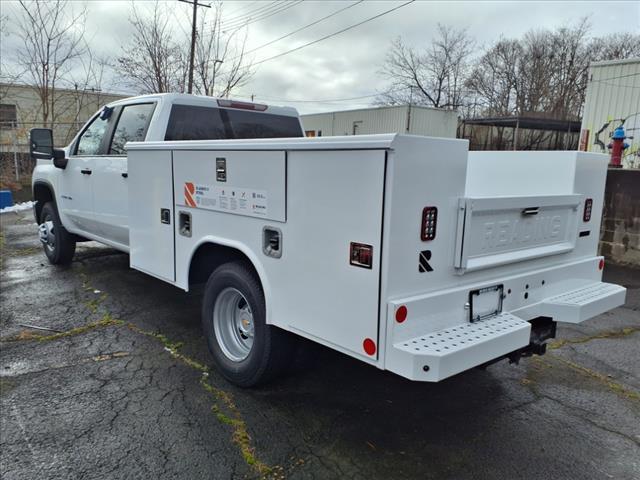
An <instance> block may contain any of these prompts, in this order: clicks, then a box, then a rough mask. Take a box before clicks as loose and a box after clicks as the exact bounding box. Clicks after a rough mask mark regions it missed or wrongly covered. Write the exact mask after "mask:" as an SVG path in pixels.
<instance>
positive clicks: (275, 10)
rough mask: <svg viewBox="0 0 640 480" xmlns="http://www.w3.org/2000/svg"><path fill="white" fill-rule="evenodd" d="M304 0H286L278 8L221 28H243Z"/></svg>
mask: <svg viewBox="0 0 640 480" xmlns="http://www.w3.org/2000/svg"><path fill="white" fill-rule="evenodd" d="M303 1H304V0H297V1H293V2H286V3H287V4H286V5H279V6H278V8H277V9H274V10H272V11H270V12H263V13H262V14H260V15H258V16H255V17H250V18H249V19H247V20H244V21H242V22H236V23H235V24H232V25H227V26H225V25H222V26H221V27H220V28H221V29H223V30H233V29H236V28H241V27H246V26H247V25H250V24H252V23H255V22H259V21H261V20H264V19H266V18H269V17H272V16H274V15H277V14H279V13H282V12H284V11H285V10H289V9H290V8H293V7H295V6H296V5H298V4H300V3H302V2H303Z"/></svg>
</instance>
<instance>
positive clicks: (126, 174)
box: [120, 172, 129, 178]
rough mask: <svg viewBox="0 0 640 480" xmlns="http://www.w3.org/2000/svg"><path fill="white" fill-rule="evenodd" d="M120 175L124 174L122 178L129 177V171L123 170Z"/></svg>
mask: <svg viewBox="0 0 640 480" xmlns="http://www.w3.org/2000/svg"><path fill="white" fill-rule="evenodd" d="M120 175H122V178H127V177H129V174H128V173H127V172H122V173H121V174H120Z"/></svg>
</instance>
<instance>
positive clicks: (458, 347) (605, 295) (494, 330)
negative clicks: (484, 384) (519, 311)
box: [387, 282, 626, 382]
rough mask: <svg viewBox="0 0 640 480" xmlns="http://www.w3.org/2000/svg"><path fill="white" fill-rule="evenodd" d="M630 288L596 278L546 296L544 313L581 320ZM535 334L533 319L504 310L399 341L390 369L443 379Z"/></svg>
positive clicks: (565, 319)
mask: <svg viewBox="0 0 640 480" xmlns="http://www.w3.org/2000/svg"><path fill="white" fill-rule="evenodd" d="M625 294H626V289H625V288H624V287H621V286H618V285H612V284H610V283H603V282H594V283H592V284H589V285H587V286H583V287H581V288H578V289H575V290H571V291H569V292H565V293H563V294H561V295H555V296H553V297H549V298H546V299H543V300H542V301H541V302H540V307H541V309H540V316H544V317H551V318H552V319H553V320H554V321H558V322H568V323H579V322H582V321H584V320H586V319H588V318H591V317H594V316H596V315H599V314H601V313H603V312H606V311H608V310H611V309H613V308H615V307H618V306H620V305H622V304H624V300H625ZM530 340H531V323H530V322H529V321H527V320H523V319H522V318H520V317H517V316H516V315H514V314H511V313H508V312H503V313H501V314H499V315H497V316H494V317H491V318H487V319H485V320H482V321H478V322H474V323H469V322H466V323H462V324H459V325H455V326H452V327H448V328H444V329H441V330H437V331H433V332H427V333H424V334H422V335H418V336H415V337H413V338H409V339H407V340H403V341H400V342H396V343H394V344H393V352H392V354H391V355H389V356H388V358H387V369H388V370H391V371H393V372H396V373H398V374H400V375H402V376H404V377H406V378H409V379H411V380H421V381H427V382H437V381H440V380H443V379H445V378H447V377H450V376H452V375H455V374H457V373H461V372H463V371H465V370H469V369H470V368H473V367H476V366H479V365H483V364H485V363H488V362H491V361H492V360H494V359H496V358H499V357H503V356H505V355H507V354H509V353H511V352H515V351H516V350H519V349H522V348H524V347H527V346H528V345H529V343H530Z"/></svg>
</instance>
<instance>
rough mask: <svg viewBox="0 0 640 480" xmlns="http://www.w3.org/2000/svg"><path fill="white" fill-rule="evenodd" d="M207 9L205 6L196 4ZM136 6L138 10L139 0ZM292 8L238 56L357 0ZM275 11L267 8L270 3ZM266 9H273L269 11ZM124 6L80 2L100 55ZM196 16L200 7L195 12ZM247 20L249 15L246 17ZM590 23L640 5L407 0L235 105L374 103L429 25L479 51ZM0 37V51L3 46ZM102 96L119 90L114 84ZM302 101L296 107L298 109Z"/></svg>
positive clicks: (314, 49)
mask: <svg viewBox="0 0 640 480" xmlns="http://www.w3.org/2000/svg"><path fill="white" fill-rule="evenodd" d="M201 1H202V2H204V3H206V2H205V0H201ZM405 2H406V0H404V1H398V2H393V1H376V0H366V1H363V2H360V3H358V4H356V5H355V6H353V7H352V8H349V9H347V10H345V11H344V12H342V13H340V14H337V15H335V16H333V17H331V18H329V19H327V20H326V21H323V22H320V23H318V24H317V25H315V26H312V27H310V28H307V29H305V30H303V31H301V32H299V33H297V34H295V35H291V36H289V37H287V38H286V39H283V40H281V41H279V42H275V43H273V44H272V45H269V46H267V47H265V48H261V49H259V50H257V51H255V52H254V53H252V54H251V57H252V59H253V61H254V62H256V63H257V62H260V61H262V60H265V59H268V58H270V57H273V56H274V55H277V54H280V53H282V52H285V51H288V50H291V49H294V48H296V47H298V46H301V45H304V44H306V43H309V42H312V41H314V40H317V39H320V38H322V37H324V36H327V35H330V34H332V33H334V32H337V31H339V30H342V29H344V28H346V27H349V26H350V25H353V24H356V23H359V22H361V21H363V20H366V19H368V18H370V17H373V16H375V15H377V14H380V13H383V12H385V11H387V10H390V9H392V8H394V7H397V6H400V5H402V4H403V3H405ZM140 3H143V2H142V1H140ZM166 3H167V5H168V6H169V7H170V8H173V9H174V10H175V18H176V23H177V24H180V25H181V28H186V29H188V28H189V21H188V17H186V16H185V14H187V13H188V11H189V8H190V6H189V5H187V4H185V3H180V2H178V1H177V0H173V1H167V2H166ZM293 3H294V5H293V6H290V8H287V9H284V10H283V11H282V12H281V13H277V14H274V15H271V16H269V17H268V18H263V19H262V20H258V21H254V22H253V23H251V24H250V25H249V26H248V27H247V28H248V40H247V48H248V49H249V50H250V49H253V48H256V47H258V46H261V45H263V44H265V43H267V42H270V41H271V40H274V39H276V38H278V37H281V36H283V35H285V34H288V33H290V32H292V31H294V30H297V29H299V28H301V27H303V26H305V25H307V24H310V23H312V22H314V21H316V20H318V19H320V18H322V17H324V16H326V15H328V14H330V13H332V12H335V11H337V10H340V9H342V8H344V7H346V6H348V5H350V4H354V3H356V0H350V1H313V0H305V1H302V2H293ZM269 4H273V2H268V1H266V0H265V1H226V2H224V6H223V12H224V14H223V22H224V21H227V22H230V23H233V22H234V21H236V22H237V21H243V20H248V19H251V18H258V17H259V14H260V9H262V11H264V10H268V9H269ZM15 6H16V5H15V4H13V5H12V2H6V1H2V2H0V8H1V9H2V14H3V15H7V16H8V23H9V27H10V26H11V23H12V18H13V15H14V14H15V13H14V12H15ZM274 6H275V5H274ZM274 6H272V7H271V8H272V10H274ZM129 8H130V2H128V1H98V0H92V1H89V2H88V10H89V12H88V13H89V16H88V20H87V25H86V27H87V33H88V34H89V38H90V39H91V44H92V47H93V48H94V50H95V51H96V52H97V53H99V54H100V55H110V56H117V55H118V54H119V53H120V52H121V48H122V45H123V43H125V42H126V41H127V40H128V39H129V38H130V36H131V27H130V25H129V24H128V22H127V17H128V11H129ZM201 10H204V9H201ZM252 15H253V16H252ZM585 16H587V17H589V19H590V22H591V25H592V30H591V34H592V35H593V36H601V35H607V34H610V33H615V32H618V31H627V32H636V33H637V32H640V2H638V1H629V2H615V1H586V2H580V1H566V2H561V1H555V2H525V1H511V2H507V1H496V2H480V1H474V2H436V1H420V0H418V1H415V2H414V3H411V4H409V5H406V6H404V7H402V8H399V9H397V10H395V11H393V12H390V13H388V14H385V15H383V16H381V17H380V18H377V19H374V20H372V21H370V22H367V23H365V24H363V25H361V26H358V27H356V28H353V29H351V30H349V31H347V32H345V33H342V34H339V35H335V36H332V37H331V38H328V39H326V40H323V41H320V42H318V43H316V44H314V45H311V46H308V47H305V48H302V49H300V50H298V51H296V52H292V53H290V54H287V55H284V56H282V57H279V58H276V59H273V60H268V61H266V62H264V63H261V64H259V65H257V66H256V71H255V75H254V76H253V78H252V80H251V82H250V83H249V84H248V85H245V86H243V87H242V88H241V89H239V90H238V91H237V92H236V95H235V96H236V97H238V98H243V97H249V96H250V95H252V94H253V95H255V99H256V101H263V102H265V103H274V104H288V105H292V106H295V107H297V108H298V109H299V110H300V111H301V112H303V113H307V112H314V111H327V110H343V109H349V108H360V107H363V106H366V105H368V104H369V103H370V102H371V100H372V99H371V98H362V99H357V100H349V101H333V102H331V101H330V100H335V99H344V98H353V97H362V96H367V95H373V94H375V93H376V92H379V91H380V90H382V89H383V88H384V86H385V80H384V79H383V78H382V77H381V76H380V75H379V74H378V71H379V69H380V66H381V64H382V62H383V59H384V55H385V52H386V51H387V48H388V45H389V42H390V40H392V39H393V38H395V37H397V36H402V37H403V38H404V39H405V40H406V42H407V43H408V44H410V45H413V46H420V45H424V44H427V43H428V42H429V40H430V38H431V37H432V35H433V33H434V31H435V27H436V25H437V23H443V24H447V25H453V26H455V27H456V28H467V29H468V32H469V34H470V35H471V36H472V37H473V38H475V39H476V41H477V42H478V45H479V46H480V47H483V46H488V45H491V44H492V43H493V42H495V41H496V40H498V39H499V38H500V37H501V36H504V37H519V36H521V35H522V34H523V33H525V32H526V31H527V30H531V29H538V28H555V27H558V26H562V25H570V24H573V23H575V22H577V21H578V20H579V19H580V18H581V17H585ZM14 40H15V39H12V38H11V36H9V37H8V38H7V37H4V38H2V42H3V46H2V50H3V51H4V52H3V53H6V52H7V51H8V50H9V48H10V45H11V43H12V41H14ZM111 89H113V90H119V91H126V90H127V89H126V88H125V87H123V86H121V85H118V84H117V82H116V81H115V80H114V82H113V84H112V85H111ZM302 101H304V102H302Z"/></svg>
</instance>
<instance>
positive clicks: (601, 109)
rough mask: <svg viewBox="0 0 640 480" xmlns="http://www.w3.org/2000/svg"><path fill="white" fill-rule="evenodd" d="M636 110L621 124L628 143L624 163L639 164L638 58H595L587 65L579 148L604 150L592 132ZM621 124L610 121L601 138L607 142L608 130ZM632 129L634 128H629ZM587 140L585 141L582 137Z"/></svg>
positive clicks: (639, 63) (639, 70) (639, 76)
mask: <svg viewBox="0 0 640 480" xmlns="http://www.w3.org/2000/svg"><path fill="white" fill-rule="evenodd" d="M634 113H636V114H637V115H635V116H634V117H631V118H629V119H628V120H627V121H626V123H625V124H624V127H625V130H627V131H628V133H627V134H628V135H632V136H634V137H635V139H633V140H627V142H628V143H629V144H631V147H630V148H628V149H627V150H626V151H625V155H624V159H623V162H624V165H625V166H626V167H634V168H639V167H640V157H638V153H640V58H636V59H630V60H613V61H607V62H596V63H593V64H591V67H590V68H589V84H588V86H587V94H586V99H585V104H584V114H583V116H582V132H581V139H582V140H581V149H586V150H587V151H593V152H604V153H607V150H606V149H605V150H602V148H601V147H600V146H598V145H596V144H595V143H594V141H595V135H596V133H597V132H598V130H600V129H601V128H602V127H603V126H604V124H605V123H607V122H609V121H611V120H614V119H618V118H625V117H627V116H629V115H632V114H634ZM619 124H620V122H612V123H611V124H610V125H609V126H608V128H607V129H605V130H604V131H603V132H602V133H601V134H600V140H601V141H602V142H603V143H604V144H605V145H607V144H608V143H609V136H610V134H611V132H613V130H614V129H615V128H616V127H617V126H618V125H619ZM632 129H635V130H632ZM585 140H586V141H585Z"/></svg>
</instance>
